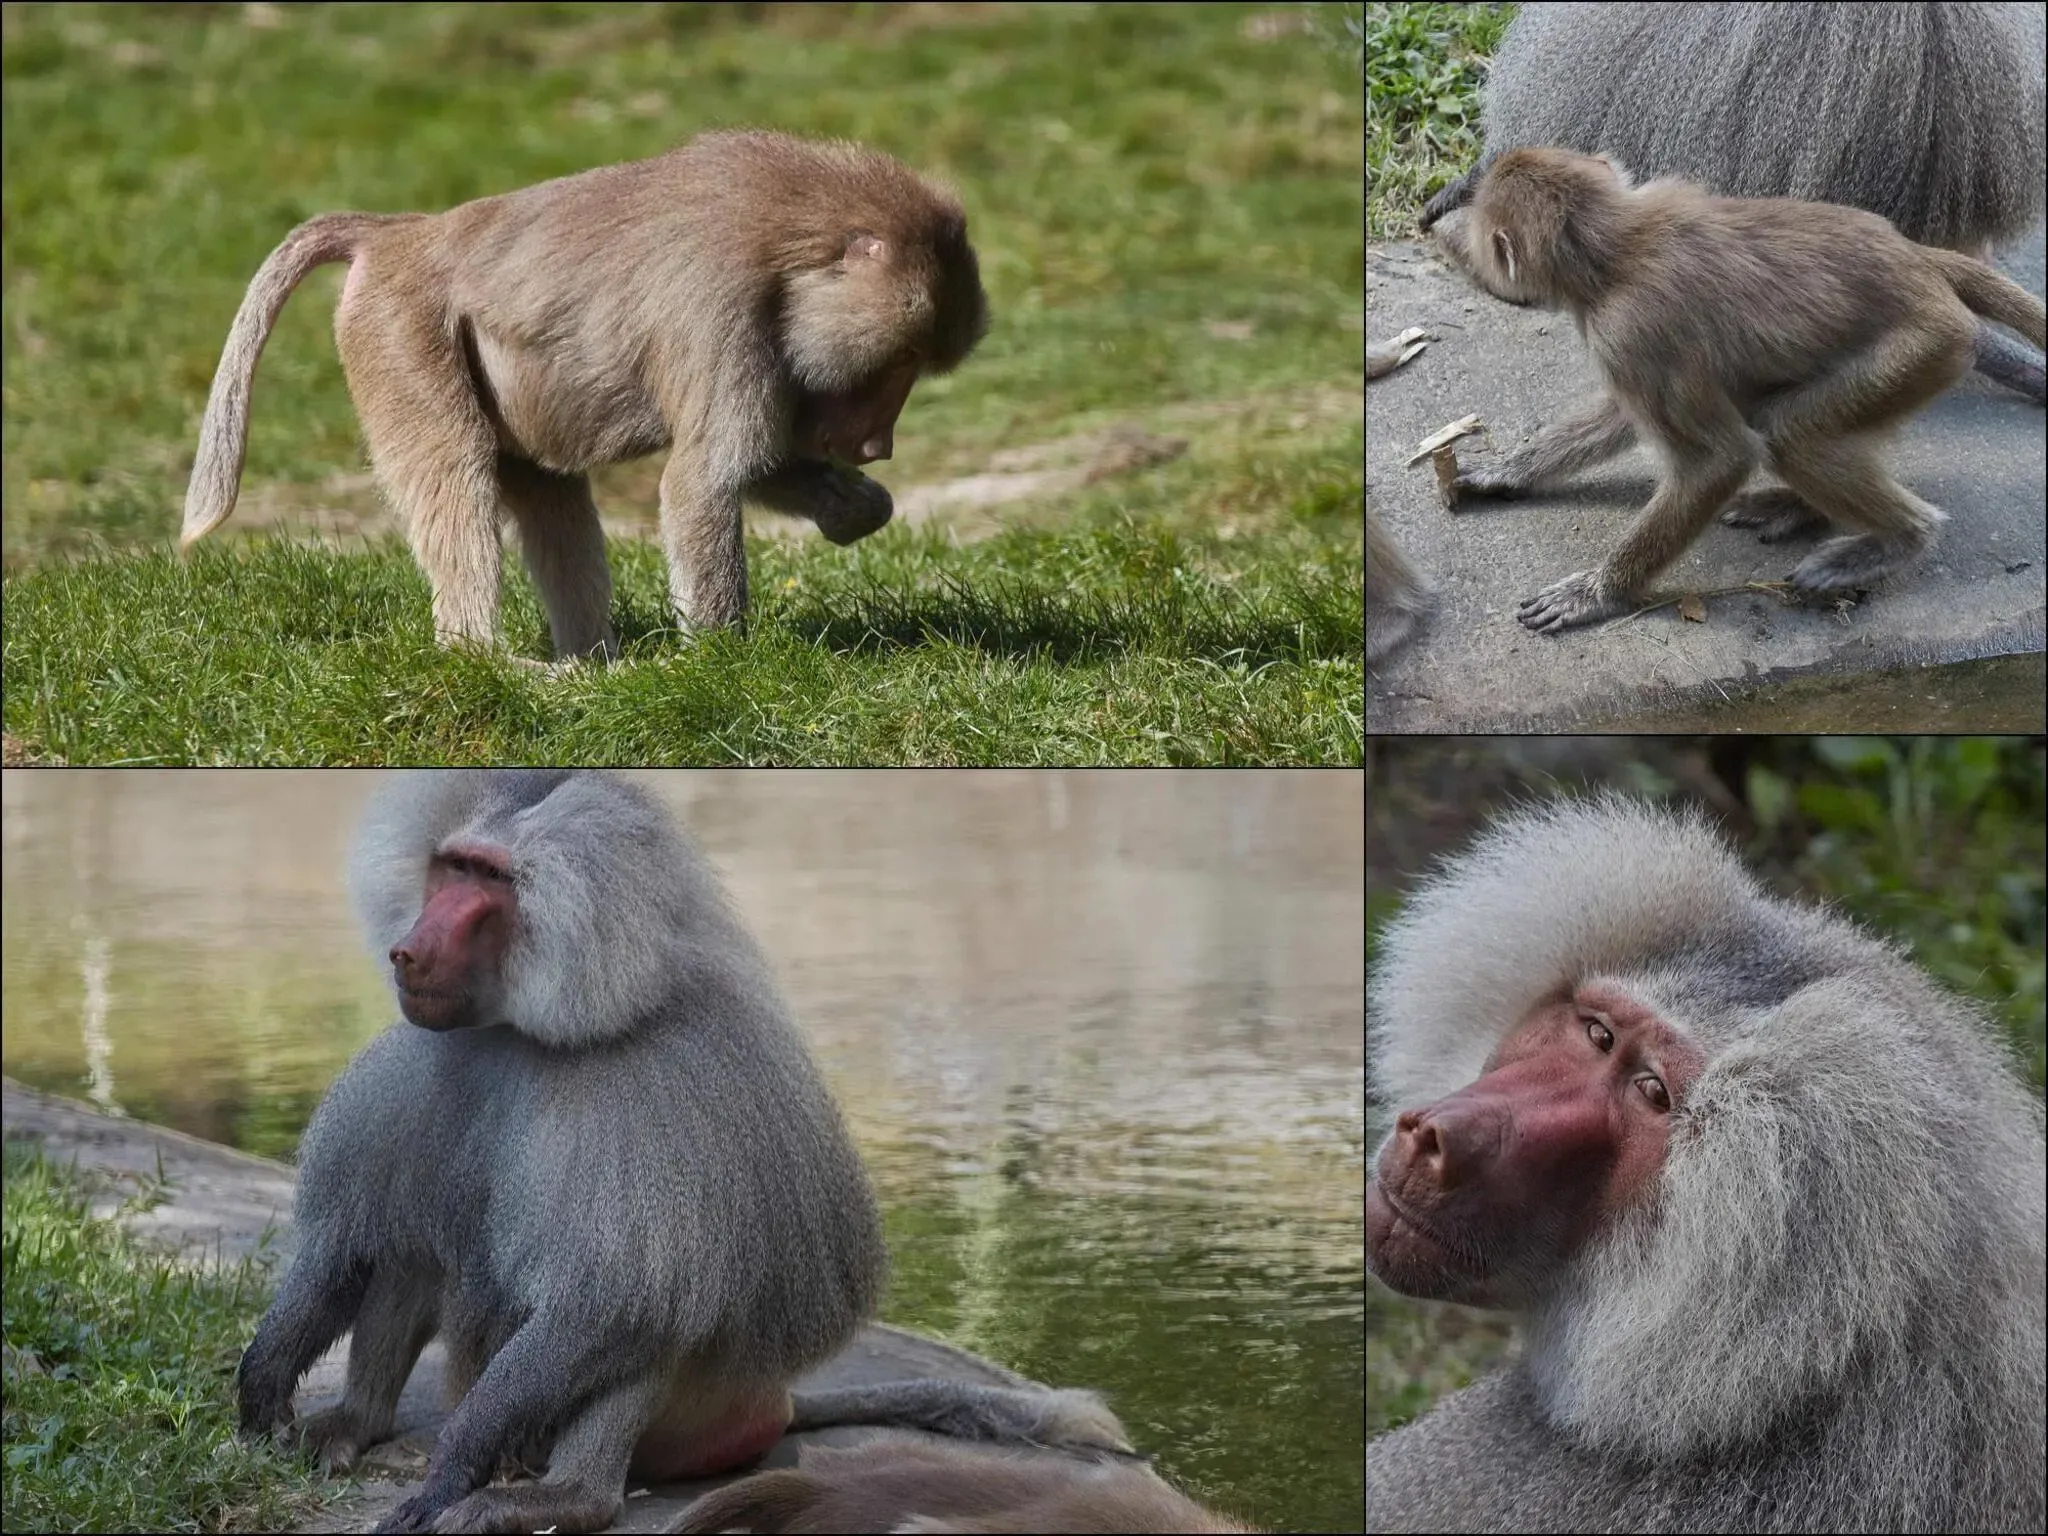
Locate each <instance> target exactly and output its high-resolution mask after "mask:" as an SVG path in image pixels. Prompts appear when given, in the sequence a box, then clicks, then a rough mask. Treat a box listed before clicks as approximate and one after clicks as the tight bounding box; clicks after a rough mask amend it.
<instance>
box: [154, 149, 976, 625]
mask: <svg viewBox="0 0 2048 1536" xmlns="http://www.w3.org/2000/svg"><path fill="white" fill-rule="evenodd" d="M333 261H347V262H349V263H350V264H351V265H350V268H349V274H348V280H347V282H346V284H345V285H344V286H343V288H342V295H341V303H340V305H339V307H338V308H337V309H336V311H335V319H334V331H335V339H336V341H337V343H338V344H339V347H340V350H341V361H342V368H343V370H344V371H345V372H346V374H347V376H348V386H349V393H350V395H351V396H352V398H353V399H354V401H355V406H356V413H357V415H358V416H359V417H360V418H361V421H362V427H363V435H364V437H365V438H366V439H367V440H368V443H369V449H370V460H371V463H372V465H373V466H374V467H375V469H376V472H377V477H378V479H379V481H380V482H381V483H382V485H383V487H384V490H385V492H386V494H387V495H388V496H389V498H390V500H391V503H392V505H393V507H394V508H395V509H396V511H397V513H398V516H399V519H400V521H401V522H402V524H403V525H404V527H405V530H406V535H407V537H408V538H409V539H410V540H411V542H412V547H413V553H414V555H415V556H416V557H417V558H418V560H419V563H420V566H421V568H422V569H423V570H424V571H425V572H426V574H427V579H428V581H429V582H430V583H431V585H432V587H433V593H434V629H435V633H436V634H437V635H438V636H439V637H440V638H441V639H442V640H444V641H465V642H472V643H477V644H484V645H489V644H494V643H495V642H496V640H497V634H498V629H497V623H498V575H499V563H500V547H499V523H500V521H501V519H502V518H503V517H506V516H509V517H510V518H511V520H512V522H513V523H514V524H515V525H516V526H517V528H518V530H519V537H520V544H521V548H522V549H523V551H524V553H525V557H526V563H527V566H528V569H530V570H531V571H532V573H533V578H534V582H535V584H536V585H537V586H538V587H539V589H540V595H541V601H542V603H543V604H544V605H545V607H546V609H547V615H548V625H549V628H550V630H551V631H552V634H553V638H554V650H555V654H556V655H558V656H574V655H583V654H604V655H611V654H613V653H614V652H615V649H616V643H615V640H614V637H613V632H612V626H611V617H610V605H611V574H610V571H609V569H608V567H607V566H606V564H605V555H604V536H603V533H602V531H601V530H600V528H599V526H598V518H597V508H596V505H595V504H594V503H593V502H592V501H591V498H590V485H589V481H588V478H587V472H588V471H590V470H592V469H595V468H597V467H598V466H600V465H604V464H611V463H616V462H618V461H619V460H622V459H630V458H635V457H638V456H639V455H642V454H647V453H653V452H655V451H657V450H660V449H667V450H668V462H667V464H666V466H665V467H664V468H663V470H662V475H661V532H662V542H663V545H664V547H665V548H666V550H667V553H668V560H669V579H670V593H671V596H672V598H673V602H674V608H675V612H676V615H677V618H678V620H679V622H681V623H682V624H683V625H684V626H685V627H688V628H703V627H708V626H716V625H725V624H737V623H739V622H741V621H742V619H743V618H744V616H745V613H746V607H747V566H746V557H745V550H744V546H743V543H742V538H741V528H740V500H741V497H742V496H746V497H750V498H752V499H753V500H756V501H759V502H761V503H763V504H765V505H767V506H770V507H773V508H775V509H776V510H778V511H783V512H790V513H794V514H797V515H799V516H803V517H808V518H810V519H811V520H812V521H814V522H815V523H816V524H817V525H818V527H819V528H820V529H821V530H822V531H823V532H824V534H825V535H826V537H828V538H830V539H832V540H833V541H835V542H837V543H842V544H845V543H851V542H852V541H854V540H855V539H858V538H860V537H862V536H863V535H865V534H868V533H872V532H873V531H874V530H875V529H877V528H879V527H881V526H882V525H883V524H884V523H886V522H887V521H888V520H889V516H890V513H891V511H892V503H891V501H890V498H889V493H888V492H887V491H886V490H885V489H883V488H882V487H881V486H880V485H878V484H876V483H875V482H874V481H872V480H870V479H869V478H867V476H865V475H862V474H860V473H859V472H858V471H856V470H854V469H852V468H850V467H848V466H850V465H852V464H865V463H868V462H870V461H872V460H875V459H886V458H888V457H889V455H890V452H891V448H892V435H893V432H894V429H895V425H896V417H897V414H898V412H900V411H901V410H902V408H903V404H904V401H905V400H906V399H907V398H908V397H909V394H910V391H911V387H912V386H913V385H914V384H915V383H916V381H917V380H918V379H919V378H920V377H923V376H926V375H930V374H935V373H944V372H947V371H948V370H950V369H951V368H953V367H954V366H956V365H957V364H958V363H959V362H960V361H961V360H962V359H963V358H964V357H966V356H967V354H968V353H969V352H970V351H971V350H972V349H973V347H974V345H975V343H976V342H978V341H979V340H980V339H981V336H982V333H983V332H984V331H985V330H986V329H987V328H988V309H987V301H986V299H985V297H984V296H983V293H982V287H981V277H980V272H979V268H978V266H977V265H976V262H975V256H974V248H973V247H972V246H971V245H970V244H968V240H967V218H966V215H965V214H963V213H962V212H961V210H960V205H959V204H958V203H957V202H955V201H954V199H953V198H952V197H951V196H949V195H947V194H946V193H944V192H942V191H940V190H939V189H937V188H935V187H933V186H932V185H931V184H930V183H928V182H926V181H924V180H922V179H921V178H919V177H918V176H917V175H915V174H914V173H912V172H911V171H910V170H909V169H908V168H906V167H905V166H904V165H902V164H901V163H900V162H898V161H896V160H893V159H891V158H890V157H889V156H887V155H885V154H882V153H880V152H879V151H877V150H873V149H867V148H864V147H862V146H860V145H857V144H845V143H818V142H809V141H806V140H802V139H794V138H790V137H787V136H786V135H783V134H778V133H707V134H702V135H700V136H699V137H698V138H696V139H695V140H693V141H692V142H691V143H689V144H688V145H685V146H684V147H683V148H681V149H678V150H674V151H672V152H670V153H668V154H665V155H660V156H657V157H656V158H654V159H651V160H636V161H632V162H630V163H627V164H624V165H612V166H605V167H602V168H600V169H597V170H592V171H584V172H582V173H581V174H579V175H575V176H565V177H562V178H561V179H559V180H556V181H546V182H542V183H540V184H539V185H538V186H532V187H526V188H523V189H521V190H519V191H516V192H508V193H505V194H503V195H502V196H498V197H486V198H480V199H478V200H477V201H475V202H470V203H464V204H462V205H461V206H460V207H457V208H452V209H450V210H449V211H448V212H446V213H439V214H418V213H399V214H373V213H328V214H322V215H320V216H319V217H318V218H314V219H309V220H307V221H306V222H305V223H304V224H301V225H300V226H299V227H298V228H297V229H295V230H293V231H292V232H291V233H290V234H289V235H287V236H286V237H285V239H284V243H283V244H281V245H279V246H278V248H277V249H276V250H275V251H273V252H271V254H270V256H269V257H268V258H267V259H266V260H265V261H264V263H263V265H262V266H261V267H260V268H259V269H258V270H257V273H256V276H255V277H254V278H253V279H252V280H251V282H250V284H249V290H248V293H247V294H246V295H245V296H244V298H243V300H242V307H241V309H240V311H239V312H238V313H237V314H236V316H235V321H234V326H233V328H232V329H231V330H230V331H229V333H228V340H227V346H226V349H225V350H224V351H223V352H222V354H221V360H220V369H219V371H218V372H217V373H216V374H215V375H214V380H213V392H212V394H211V396H210V397H209V398H208V400H207V404H206V416H205V420H204V421H203V422H202V423H201V426H200V429H199V449H198V454H197V456H196V458H195V459H194V462H193V466H192V481H191V485H190V488H189V489H188V490H187V492H186V496H185V526H184V533H183V542H184V543H185V544H187V545H189V544H191V543H192V541H193V540H195V539H197V538H199V537H200V536H201V535H203V534H205V533H206V532H208V531H209V530H210V529H212V528H214V527H215V526H217V525H218V524H219V523H220V522H222V521H223V520H224V519H225V518H226V517H227V516H228V514H229V513H230V512H231V511H233V510H234V505H235V494H236V487H237V484H238V482H239V480H240V478H241V473H242V456H243V451H244V448H245V447H246V445H247V441H248V431H249V389H250V383H251V380H252V378H253V376H254V374H255V371H256V360H257V358H258V357H259V356H260V355H261V354H262V351H263V344H264V342H265V340H266V339H267V338H268V337H269V335H270V330H271V327H272V326H273V325H274V324H275V323H276V321H277V316H278V312H279V311H280V310H281V309H282V308H283V306H284V302H285V300H286V299H287V298H288V297H289V296H290V295H291V292H292V290H293V289H294V288H295V287H296V286H297V285H298V284H299V282H300V281H301V280H302V279H303V278H304V277H305V276H306V274H307V273H308V272H310V271H311V270H312V269H313V268H315V267H317V266H321V265H323V264H324V263H327V262H333Z"/></svg>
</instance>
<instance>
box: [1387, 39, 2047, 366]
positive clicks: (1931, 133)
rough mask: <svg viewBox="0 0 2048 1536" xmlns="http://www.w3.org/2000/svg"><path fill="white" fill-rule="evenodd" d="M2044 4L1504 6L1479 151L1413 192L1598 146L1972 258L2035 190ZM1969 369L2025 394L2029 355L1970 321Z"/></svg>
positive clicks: (1711, 187)
mask: <svg viewBox="0 0 2048 1536" xmlns="http://www.w3.org/2000/svg"><path fill="white" fill-rule="evenodd" d="M2044 30H2048V29H2044V17H2043V7H2042V6H2041V5H2039V4H2038V3H2030V4H2015V5H1976V4H1861V5H1811V4H1737V5H1701V4H1693V3H1684V4H1665V5H1611V4H1562V3H1560V4H1547V5H1528V6H1523V7H1522V8H1521V9H1520V10H1519V11H1518V12H1517V14H1516V16H1515V19H1514V22H1513V23H1512V24H1511V25H1510V26H1509V28H1508V30H1507V34H1506V35H1505V36H1504V37H1503V38H1502V39H1501V45H1500V49H1499V51H1498V52H1496V53H1495V55H1494V57H1493V61H1492V64H1491V66H1490V67H1489V69H1488V72H1487V83H1486V108H1485V111H1486V152H1485V154H1484V155H1483V156H1482V157H1481V159H1480V162H1479V164H1478V166H1476V167H1475V168H1474V169H1473V170H1472V171H1469V172H1467V173H1466V174H1465V175H1464V176H1461V177H1459V178H1458V180H1456V181H1454V182H1453V183H1451V185H1449V186H1447V187H1445V188H1444V189H1443V190H1442V191H1441V192H1439V193H1438V194H1437V195H1436V196H1435V197H1433V198H1432V199H1430V202H1429V206H1428V207H1427V208H1426V209H1425V210H1424V214H1423V228H1425V229H1427V228H1429V227H1430V226H1431V225H1432V224H1433V223H1434V222H1435V221H1436V220H1437V219H1439V218H1444V217H1446V216H1447V215H1449V216H1450V217H1449V219H1448V220H1447V223H1446V227H1445V230H1444V231H1443V233H1444V234H1445V236H1446V245H1447V248H1448V249H1449V250H1450V251H1451V252H1452V254H1453V255H1457V254H1459V253H1460V251H1461V245H1462V242H1461V239H1460V237H1459V234H1458V231H1457V230H1456V229H1455V228H1454V227H1453V226H1454V225H1455V224H1456V222H1457V219H1458V216H1457V215H1456V214H1454V213H1453V210H1455V209H1457V208H1459V207H1460V206H1462V205H1463V204H1465V203H1466V202H1468V201H1469V200H1470V198H1471V194H1472V191H1473V189H1474V188H1475V187H1476V185H1477V183H1478V177H1479V174H1480V173H1481V172H1483V171H1484V170H1485V168H1486V166H1487V165H1488V164H1490V163H1491V161H1492V160H1493V159H1494V158H1495V157H1497V156H1499V155H1501V154H1503V153H1505V152H1506V151H1508V150H1510V149H1515V148H1519V147H1523V146H1529V145H1552V146H1556V147H1558V148H1561V149H1576V150H1581V151H1583V152H1585V153H1587V154H1597V153H1601V152H1605V153H1608V154H1612V155H1614V156H1615V157H1616V158H1617V159H1619V160H1620V161H1621V163H1622V164H1624V165H1626V166H1628V167H1629V168H1630V170H1632V171H1633V172H1635V173H1636V174H1637V175H1639V176H1643V177H1651V176H1682V177H1684V178H1685V179H1686V180H1688V181H1694V182H1698V183H1699V184H1700V185H1702V186H1704V187H1705V188H1707V190H1708V191H1710V192H1715V193H1718V194H1720V195H1721V196H1723V197H1796V198H1803V199H1806V200H1808V201H1811V202H1817V203H1846V204H1848V205H1849V206H1850V207H1852V208H1864V209H1868V210H1869V211H1870V212H1872V213H1876V214H1882V215H1883V216H1884V217H1885V218H1887V219H1890V220H1891V221H1892V223H1893V224H1895V225H1897V226H1898V228H1899V230H1900V232H1901V233H1903V234H1904V235H1905V236H1906V237H1907V238H1908V239H1911V240H1918V241H1920V242H1921V243H1922V244H1924V245H1940V246H1947V247H1949V248H1950V249H1953V250H1960V251H1964V252H1966V253H1968V254H1971V255H1982V254H1984V252H1985V250H1986V249H1987V248H1988V247H1989V246H1990V245H1992V244H1993V243H1995V242H1998V241H2001V240H2004V239H2006V238H2008V237H2010V236H2012V235H2016V234H2018V233H2020V232H2021V231H2023V230H2025V229H2027V228H2028V227H2030V226H2031V225H2032V224H2033V222H2034V220H2036V219H2037V218H2039V217H2040V215H2041V210H2042V204H2043V199H2044V197H2048V190H2044V189H2048V142H2044V123H2043V117H2044V113H2043V101H2044V96H2043V71H2042V62H2041V61H2042V56H2043V49H2044V40H2043V39H2044ZM1976 345H1977V354H1978V355H1977V366H1978V368H1979V369H1980V370H1982V371H1983V372H1984V373H1986V374H1987V375H1988V376H1990V377H1992V378H1995V379H1998V380H1999V381H2000V382H2002V383H2005V384H2008V385H2011V386H2012V387H2013V388H2015V389H2018V390H2021V391H2022V392H2024V393H2026V394H2028V395H2030V396H2032V398H2033V399H2035V400H2037V401H2038V400H2041V399H2043V398H2044V396H2048V378H2044V373H2043V361H2042V355H2041V352H2040V351H2039V349H2037V348H2035V347H2030V346H2025V345H2023V344H2021V343H2020V342H2018V341H2015V340H2014V339H2013V338H2012V337H2010V336H2008V335H2007V334H2006V333H2004V332H2003V331H1999V330H1994V329H1993V328H1991V327H1990V326H1988V325H1982V324H1980V325H1979V326H1978V327H1977V337H1976Z"/></svg>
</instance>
